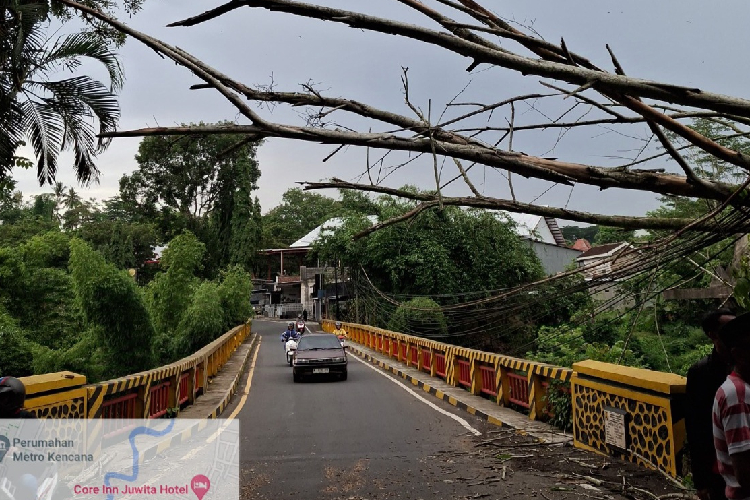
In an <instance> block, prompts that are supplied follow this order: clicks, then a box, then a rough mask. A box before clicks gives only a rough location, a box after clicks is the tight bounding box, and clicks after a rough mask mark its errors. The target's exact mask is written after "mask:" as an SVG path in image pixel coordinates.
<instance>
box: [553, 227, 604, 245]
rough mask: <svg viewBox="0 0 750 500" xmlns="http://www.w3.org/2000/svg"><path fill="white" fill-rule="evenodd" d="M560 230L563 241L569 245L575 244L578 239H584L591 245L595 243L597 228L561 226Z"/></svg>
mask: <svg viewBox="0 0 750 500" xmlns="http://www.w3.org/2000/svg"><path fill="white" fill-rule="evenodd" d="M560 230H561V231H562V234H563V237H564V238H565V241H568V242H570V243H575V241H576V240H577V239H579V238H583V239H586V240H588V241H589V243H593V242H594V241H596V234H597V233H598V232H599V226H588V227H579V226H563V227H561V228H560Z"/></svg>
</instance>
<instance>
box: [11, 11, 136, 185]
mask: <svg viewBox="0 0 750 500" xmlns="http://www.w3.org/2000/svg"><path fill="white" fill-rule="evenodd" d="M47 16H48V5H47V3H46V1H31V2H30V1H29V0H0V177H5V176H8V175H9V174H10V171H11V169H12V168H13V166H14V165H15V164H16V163H17V161H18V158H17V157H16V156H15V152H16V150H17V148H18V147H19V146H21V145H24V144H25V141H24V140H25V139H27V138H28V139H29V140H30V142H31V145H32V147H33V149H34V153H35V156H36V160H37V177H38V179H39V184H40V185H44V184H45V183H47V184H52V183H53V182H54V180H55V175H56V173H57V160H58V156H59V154H60V152H61V151H64V150H67V149H70V148H72V149H73V151H74V153H75V164H74V167H75V171H76V177H77V179H78V181H79V182H81V183H82V184H88V183H90V182H91V181H92V180H97V179H98V174H99V170H98V168H97V167H96V165H95V164H94V161H93V158H94V156H96V155H97V154H99V153H101V152H102V151H104V149H106V147H107V146H108V145H109V142H110V141H109V140H106V139H101V138H100V139H99V140H98V141H97V138H96V134H97V133H96V131H95V128H94V123H95V122H98V125H99V133H104V132H109V131H113V130H115V128H116V126H117V122H118V120H119V117H120V107H119V105H118V102H117V98H116V96H115V93H116V92H117V91H118V90H119V89H120V88H121V86H122V81H123V75H122V69H121V67H120V64H119V62H118V60H117V57H116V56H115V54H113V53H112V52H111V51H110V50H109V48H108V46H107V44H106V42H105V41H104V40H103V39H102V38H100V37H99V36H97V35H96V34H94V33H92V32H88V31H84V32H79V33H76V34H74V35H69V36H64V37H60V38H58V39H57V40H55V41H52V40H51V39H50V38H48V37H47V36H46V29H45V26H44V25H45V24H46V20H47V19H48V17H47ZM84 58H88V59H93V60H95V61H98V62H100V63H101V64H103V65H104V67H105V68H106V69H107V72H108V73H109V78H110V87H109V88H108V87H107V86H105V85H104V84H102V83H101V82H99V81H97V80H94V79H93V78H91V77H89V76H85V75H73V76H70V77H68V78H60V76H61V75H59V73H61V72H63V73H73V72H74V71H75V70H76V69H77V68H78V67H79V66H80V65H81V62H82V59H84ZM65 76H67V75H65Z"/></svg>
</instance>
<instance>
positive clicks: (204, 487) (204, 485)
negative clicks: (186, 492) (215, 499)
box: [190, 474, 211, 500]
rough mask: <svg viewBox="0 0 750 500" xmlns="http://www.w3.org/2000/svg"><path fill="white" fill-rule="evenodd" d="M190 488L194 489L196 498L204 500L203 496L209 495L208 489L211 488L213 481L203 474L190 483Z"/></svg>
mask: <svg viewBox="0 0 750 500" xmlns="http://www.w3.org/2000/svg"><path fill="white" fill-rule="evenodd" d="M190 487H191V488H192V489H193V493H195V496H197V497H198V500H203V495H205V494H206V493H208V489H209V488H210V487H211V481H209V480H208V478H207V477H206V476H204V475H203V474H198V475H197V476H195V477H194V478H193V480H192V481H190Z"/></svg>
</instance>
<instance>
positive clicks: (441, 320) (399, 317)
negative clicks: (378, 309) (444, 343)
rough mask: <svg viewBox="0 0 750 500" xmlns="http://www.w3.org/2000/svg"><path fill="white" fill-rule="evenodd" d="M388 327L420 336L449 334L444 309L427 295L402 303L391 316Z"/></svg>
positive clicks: (395, 330)
mask: <svg viewBox="0 0 750 500" xmlns="http://www.w3.org/2000/svg"><path fill="white" fill-rule="evenodd" d="M388 329H389V330H392V331H394V332H401V333H406V334H409V335H417V336H419V337H444V336H446V335H447V334H448V324H447V322H446V321H445V316H444V315H443V311H442V310H441V309H440V306H439V305H438V304H437V302H435V301H434V300H432V299H428V298H426V297H417V298H415V299H411V300H410V301H408V302H405V303H403V304H401V305H400V306H399V307H398V309H396V312H395V313H393V316H391V319H390V321H389V322H388Z"/></svg>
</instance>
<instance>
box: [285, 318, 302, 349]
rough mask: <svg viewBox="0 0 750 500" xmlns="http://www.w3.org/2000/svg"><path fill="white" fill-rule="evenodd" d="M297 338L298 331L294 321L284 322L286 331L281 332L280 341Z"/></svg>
mask: <svg viewBox="0 0 750 500" xmlns="http://www.w3.org/2000/svg"><path fill="white" fill-rule="evenodd" d="M290 338H291V339H294V340H299V333H297V329H296V328H295V324H294V321H290V322H289V323H287V324H286V331H285V332H284V333H282V334H281V341H282V342H283V343H284V344H286V343H287V341H288V340H289V339H290Z"/></svg>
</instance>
